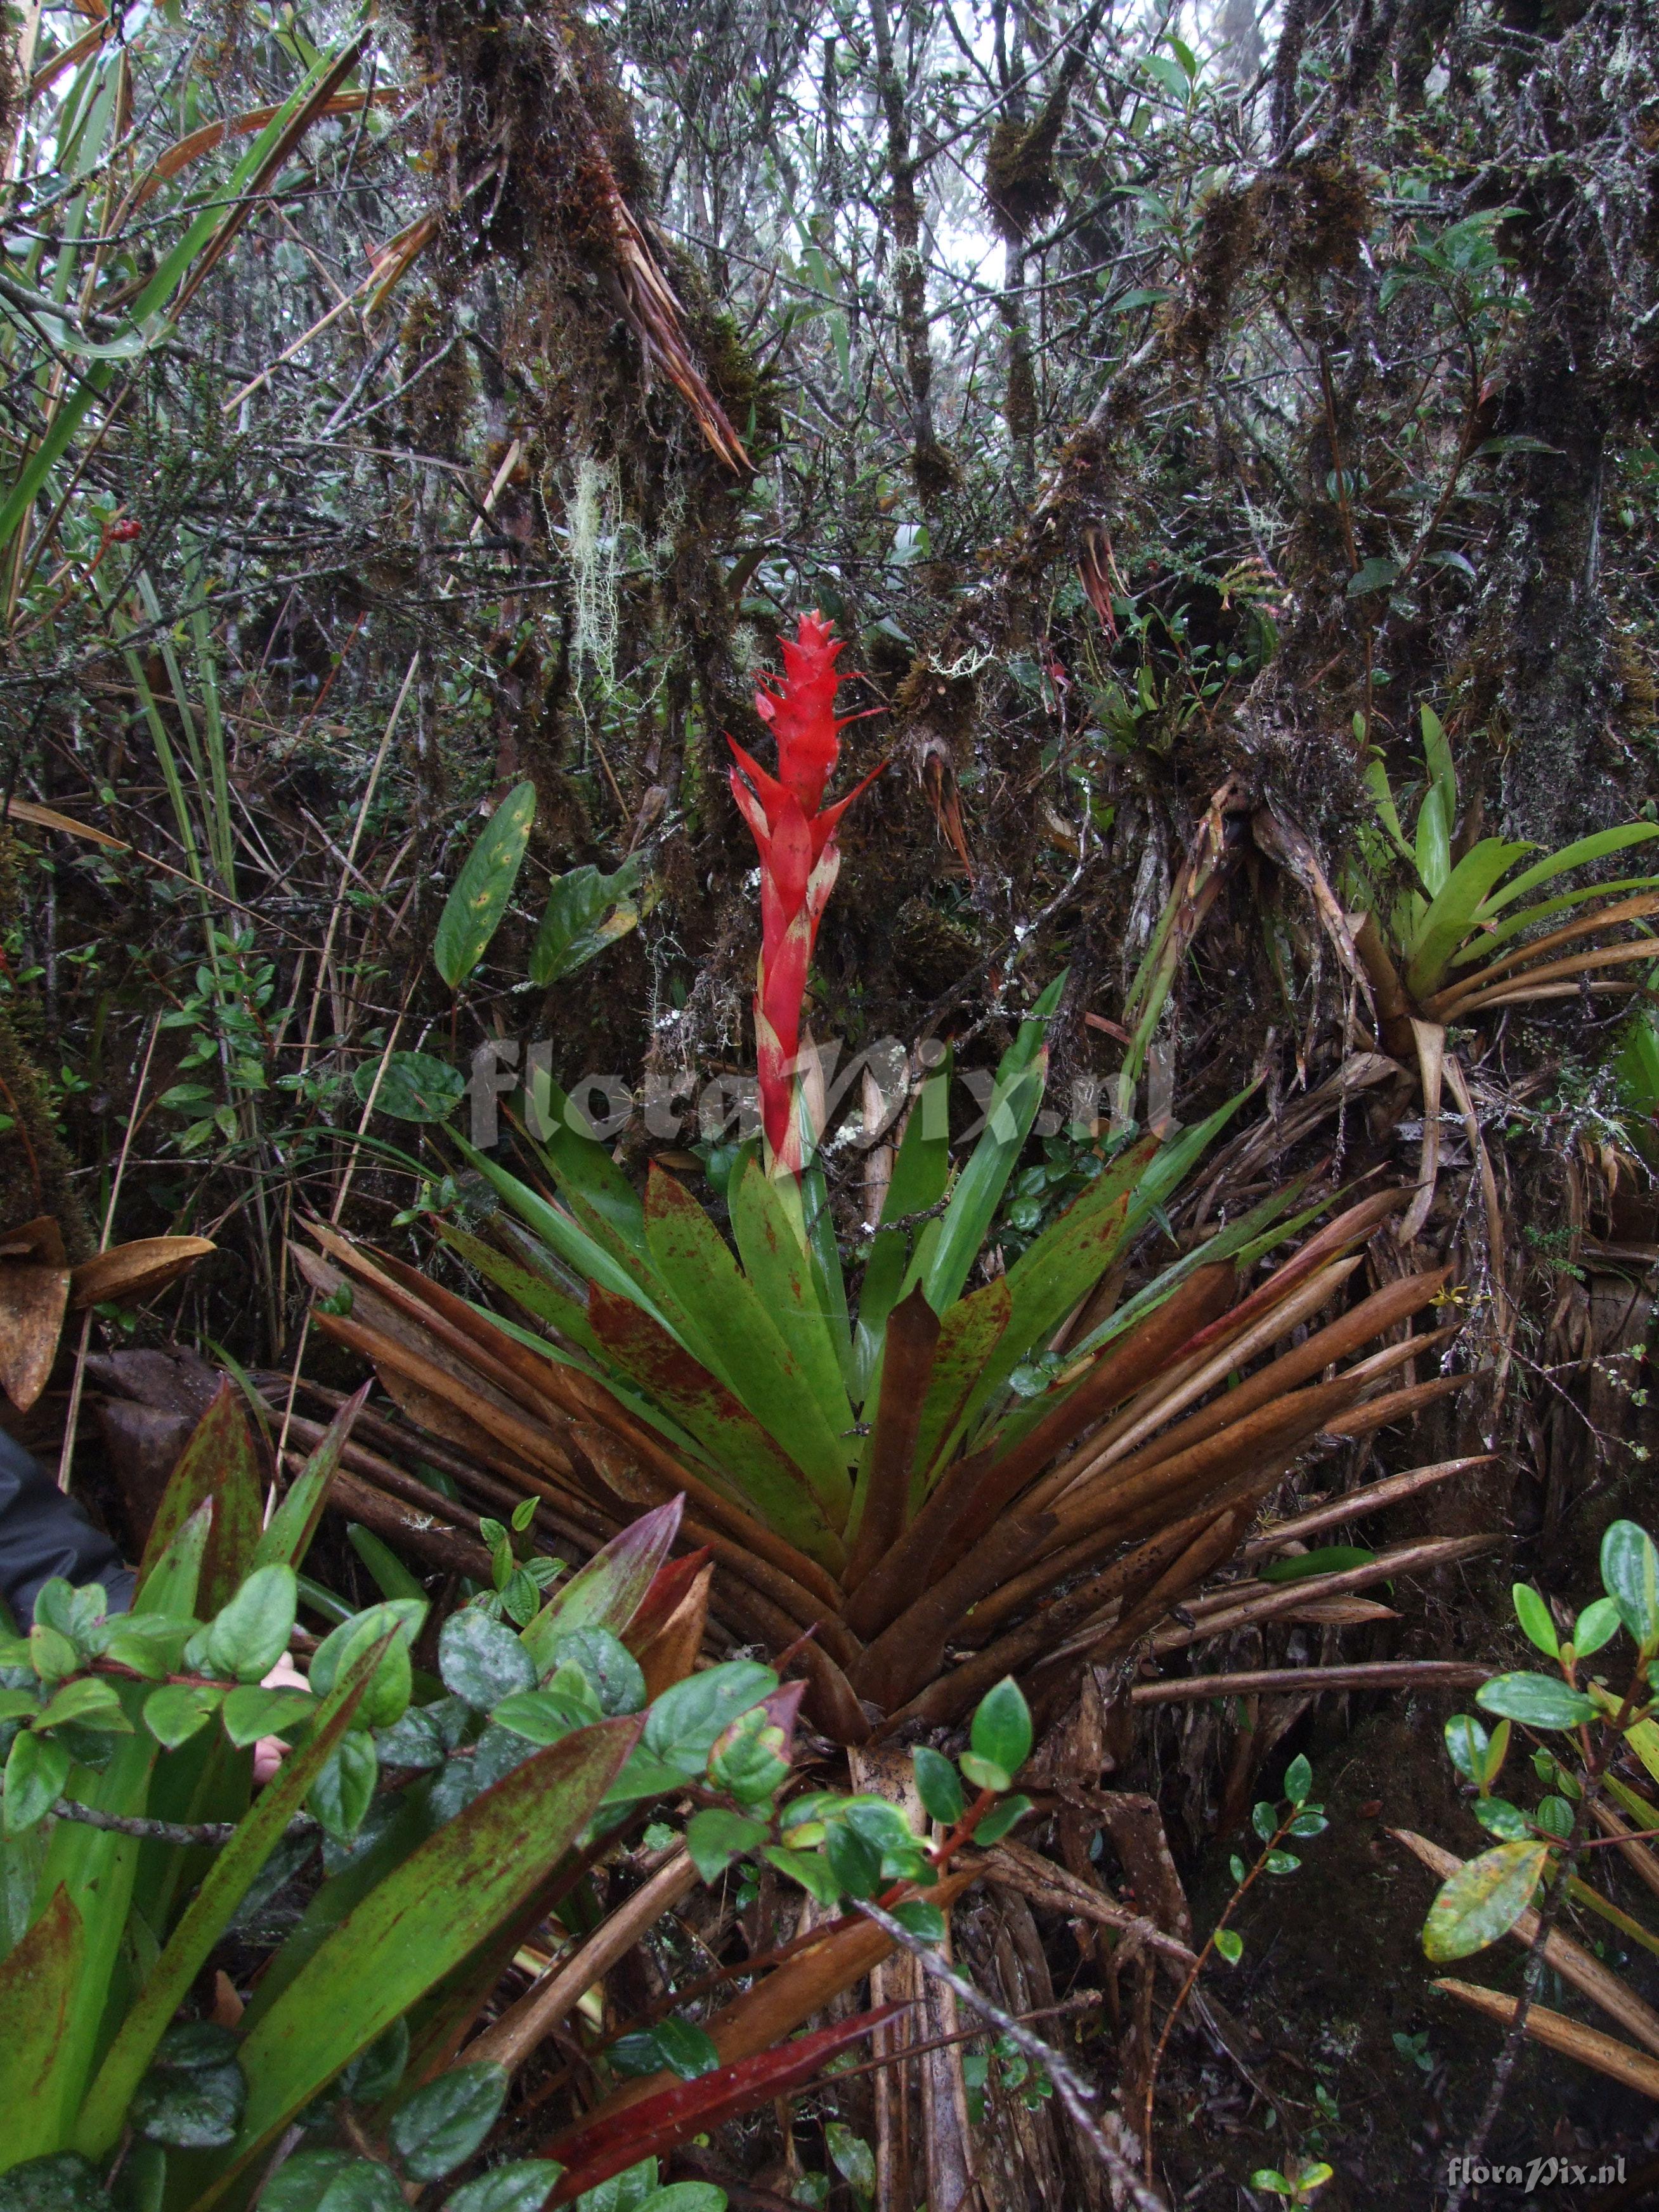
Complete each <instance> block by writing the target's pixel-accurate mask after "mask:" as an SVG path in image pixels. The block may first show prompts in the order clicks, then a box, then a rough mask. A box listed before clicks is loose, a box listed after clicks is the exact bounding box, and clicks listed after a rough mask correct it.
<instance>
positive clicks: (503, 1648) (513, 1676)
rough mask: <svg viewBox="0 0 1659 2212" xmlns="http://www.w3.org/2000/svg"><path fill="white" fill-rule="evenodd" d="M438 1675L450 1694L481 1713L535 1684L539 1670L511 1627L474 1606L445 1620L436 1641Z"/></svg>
mask: <svg viewBox="0 0 1659 2212" xmlns="http://www.w3.org/2000/svg"><path fill="white" fill-rule="evenodd" d="M438 1672H439V1673H440V1674H441V1675H442V1677H443V1683H444V1687H445V1688H446V1689H447V1690H451V1691H453V1692H454V1694H455V1695H456V1696H457V1697H458V1698H465V1700H466V1702H467V1704H468V1705H471V1706H472V1707H473V1708H474V1709H475V1710H476V1711H478V1712H481V1713H487V1712H489V1711H491V1710H492V1709H493V1708H494V1707H495V1706H496V1705H500V1703H501V1699H503V1698H509V1697H512V1696H513V1694H514V1693H515V1692H520V1691H523V1690H533V1689H534V1688H535V1686H536V1669H535V1667H534V1665H533V1664H532V1661H531V1657H530V1654H529V1653H528V1652H527V1651H526V1650H525V1648H524V1646H523V1644H520V1641H519V1639H518V1638H517V1637H516V1636H515V1635H513V1632H512V1630H511V1629H509V1628H503V1627H502V1626H501V1623H500V1622H499V1621H495V1620H487V1619H486V1618H485V1617H484V1615H483V1613H480V1612H479V1611H478V1609H477V1607H476V1606H468V1607H465V1610H463V1611H462V1612H460V1613H452V1614H451V1615H450V1617H449V1619H448V1620H447V1621H445V1623H444V1626H443V1633H442V1635H441V1637H440V1638H439V1639H438Z"/></svg>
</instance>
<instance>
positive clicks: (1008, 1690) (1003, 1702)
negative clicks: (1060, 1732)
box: [963, 1674, 1031, 1780]
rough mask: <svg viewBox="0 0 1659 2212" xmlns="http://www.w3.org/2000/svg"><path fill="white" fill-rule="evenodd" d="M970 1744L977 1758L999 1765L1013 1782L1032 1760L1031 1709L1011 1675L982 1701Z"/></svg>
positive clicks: (970, 1737)
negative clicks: (1028, 1761) (1027, 1762)
mask: <svg viewBox="0 0 1659 2212" xmlns="http://www.w3.org/2000/svg"><path fill="white" fill-rule="evenodd" d="M969 1742H970V1743H971V1744H972V1746H973V1749H974V1753H975V1756H976V1757H977V1758H980V1759H985V1760H987V1761H988V1762H989V1763H990V1764H991V1765H994V1766H1000V1768H1001V1769H1002V1771H1003V1772H1004V1773H1005V1774H1006V1775H1007V1776H1008V1777H1009V1778H1010V1779H1011V1780H1012V1778H1013V1777H1014V1776H1015V1775H1016V1774H1018V1771H1019V1770H1020V1768H1021V1767H1022V1766H1024V1764H1025V1762H1026V1760H1027V1759H1029V1758H1030V1755H1031V1713H1030V1707H1029V1706H1028V1705H1027V1704H1026V1702H1025V1699H1024V1696H1023V1695H1022V1694H1021V1692H1020V1687H1019V1685H1018V1682H1016V1681H1015V1680H1014V1679H1013V1677H1012V1674H1005V1675H1004V1676H1003V1678H1002V1680H1001V1681H1000V1682H999V1683H998V1684H997V1685H996V1686H995V1688H994V1689H991V1690H987V1692H986V1693H985V1695H984V1696H983V1697H982V1698H981V1699H980V1701H979V1705H978V1708H977V1710H976V1711H975V1714H974V1719H973V1726H972V1728H971V1729H969ZM963 1771H964V1772H965V1771H966V1769H964V1770H963Z"/></svg>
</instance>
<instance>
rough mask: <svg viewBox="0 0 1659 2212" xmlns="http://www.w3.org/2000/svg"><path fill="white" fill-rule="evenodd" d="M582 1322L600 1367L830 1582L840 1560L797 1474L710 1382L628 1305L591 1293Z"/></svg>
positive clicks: (748, 1416)
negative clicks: (619, 1377)
mask: <svg viewBox="0 0 1659 2212" xmlns="http://www.w3.org/2000/svg"><path fill="white" fill-rule="evenodd" d="M588 1318H589V1320H590V1321H591V1322H592V1326H593V1331H594V1334H595V1335H596V1336H597V1337H598V1338H599V1341H600V1343H601V1344H602V1345H603V1346H604V1347H605V1356H606V1358H607V1359H608V1361H609V1362H610V1363H611V1364H613V1365H614V1366H617V1367H619V1368H620V1369H621V1370H622V1371H623V1374H624V1375H626V1376H629V1377H630V1378H631V1379H632V1381H633V1382H634V1383H636V1384H637V1385H638V1387H639V1389H641V1392H642V1393H643V1395H645V1396H646V1397H647V1398H648V1399H650V1400H651V1401H653V1403H654V1404H656V1405H658V1406H659V1407H662V1409H663V1410H664V1411H665V1413H668V1414H669V1415H670V1416H671V1418H672V1419H674V1420H675V1421H677V1422H678V1424H679V1425H680V1426H681V1427H682V1428H683V1429H684V1430H685V1431H686V1432H687V1433H688V1435H690V1436H691V1437H695V1438H696V1442H697V1443H698V1444H699V1445H700V1446H701V1448H702V1450H703V1451H704V1452H706V1453H707V1454H708V1457H709V1459H710V1460H711V1461H712V1462H713V1463H714V1466H715V1467H716V1468H719V1469H720V1474H721V1475H722V1476H723V1477H724V1478H725V1486H728V1487H731V1486H735V1488H736V1490H737V1492H738V1495H739V1496H740V1497H741V1498H743V1499H744V1501H745V1503H746V1504H748V1505H749V1507H750V1510H752V1511H754V1512H755V1513H757V1514H758V1515H759V1516H760V1517H761V1519H762V1520H763V1521H765V1522H767V1523H768V1524H769V1526H770V1527H771V1528H775V1529H776V1530H777V1532H778V1534H780V1535H782V1536H787V1538H788V1539H789V1541H790V1542H791V1543H792V1544H794V1545H796V1546H797V1547H799V1549H800V1550H801V1551H803V1552H805V1553H807V1555H808V1556H809V1557H810V1558H812V1559H817V1560H818V1561H819V1562H820V1564H821V1565H824V1566H826V1567H828V1568H829V1571H830V1572H831V1573H832V1574H833V1573H835V1572H836V1571H837V1570H838V1569H839V1568H840V1566H841V1565H842V1562H843V1559H844V1556H845V1553H844V1547H843V1546H842V1541H841V1538H840V1536H839V1535H838V1534H836V1532H835V1530H834V1529H833V1528H831V1526H830V1523H829V1520H828V1519H827V1518H826V1516H825V1515H824V1512H823V1508H822V1507H821V1505H820V1504H819V1503H818V1501H817V1497H816V1495H815V1494H814V1492H813V1490H812V1486H811V1484H810V1483H809V1482H808V1481H807V1480H806V1478H805V1475H804V1474H803V1473H802V1472H801V1470H800V1469H799V1468H798V1467H797V1466H796V1465H795V1464H794V1462H793V1461H792V1460H791V1459H789V1458H788V1457H787V1455H785V1453H784V1452H783V1451H782V1449H781V1448H780V1447H779V1445H778V1444H777V1443H775V1442H774V1440H773V1438H772V1437H770V1436H769V1434H768V1432H767V1431H766V1430H765V1429H763V1427H762V1425H761V1424H760V1423H759V1421H757V1419H755V1417H754V1415H753V1414H752V1413H750V1411H749V1410H748V1408H747V1407H745V1406H744V1405H743V1404H742V1403H741V1402H740V1401H738V1398H737V1397H735V1396H734V1395H733V1394H732V1392H731V1391H730V1390H728V1389H726V1386H725V1384H724V1383H721V1382H720V1380H719V1379H718V1378H717V1377H716V1376H714V1375H712V1374H710V1373H709V1371H708V1369H707V1368H706V1367H704V1366H703V1365H702V1363H701V1362H700V1361H699V1360H698V1359H696V1358H695V1357H694V1356H693V1354H692V1353H691V1352H688V1351H687V1350H686V1349H685V1347H684V1346H683V1345H681V1344H680V1343H678V1341H677V1340H676V1339H675V1338H674V1337H673V1336H672V1335H671V1334H669V1332H668V1330H667V1329H665V1328H664V1327H663V1326H662V1325H661V1324H660V1323H659V1322H657V1321H656V1320H655V1319H654V1318H653V1316H651V1315H650V1314H648V1313H647V1312H646V1311H645V1310H643V1309H642V1308H641V1306H639V1305H637V1304H635V1303H634V1302H633V1301H632V1300H629V1301H626V1302H624V1301H623V1299H621V1298H617V1297H611V1296H609V1295H608V1294H607V1293H606V1292H605V1291H602V1290H599V1289H597V1288H596V1289H595V1291H593V1294H592V1298H591V1299H590V1302H589V1305H588Z"/></svg>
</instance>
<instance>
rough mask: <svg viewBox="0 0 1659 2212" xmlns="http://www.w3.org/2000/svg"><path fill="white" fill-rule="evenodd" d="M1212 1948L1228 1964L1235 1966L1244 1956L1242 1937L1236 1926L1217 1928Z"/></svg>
mask: <svg viewBox="0 0 1659 2212" xmlns="http://www.w3.org/2000/svg"><path fill="white" fill-rule="evenodd" d="M1214 1948H1215V1949H1216V1951H1217V1952H1218V1954H1219V1955H1220V1956H1221V1957H1222V1958H1224V1959H1225V1960H1226V1961H1227V1964H1228V1965H1229V1966H1237V1964H1238V1962H1239V1960H1241V1959H1242V1958H1243V1956H1244V1938H1243V1936H1241V1935H1240V1934H1239V1932H1238V1930H1237V1929H1236V1928H1218V1929H1217V1930H1216V1932H1215V1943H1214Z"/></svg>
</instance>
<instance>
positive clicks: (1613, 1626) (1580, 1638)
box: [1572, 1597, 1620, 1659]
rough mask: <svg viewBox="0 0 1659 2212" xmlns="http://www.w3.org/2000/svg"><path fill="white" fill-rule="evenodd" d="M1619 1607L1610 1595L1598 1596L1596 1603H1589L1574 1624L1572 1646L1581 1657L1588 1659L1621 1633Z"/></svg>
mask: <svg viewBox="0 0 1659 2212" xmlns="http://www.w3.org/2000/svg"><path fill="white" fill-rule="evenodd" d="M1619 1628H1620V1621H1619V1608H1618V1607H1617V1606H1616V1605H1615V1604H1614V1603H1613V1600H1612V1599H1611V1598H1610V1597H1598V1598H1597V1599H1596V1601H1595V1604H1594V1605H1587V1606H1586V1607H1584V1610H1583V1612H1582V1613H1580V1614H1579V1616H1578V1618H1577V1621H1575V1622H1574V1624H1573V1631H1572V1648H1573V1650H1575V1651H1576V1652H1577V1654H1578V1656H1579V1657H1580V1658H1581V1659H1588V1658H1589V1656H1590V1654H1591V1653H1592V1652H1594V1651H1599V1650H1601V1646H1602V1645H1603V1644H1607V1643H1610V1642H1611V1641H1612V1639H1613V1638H1614V1637H1615V1636H1617V1634H1618V1633H1619Z"/></svg>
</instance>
